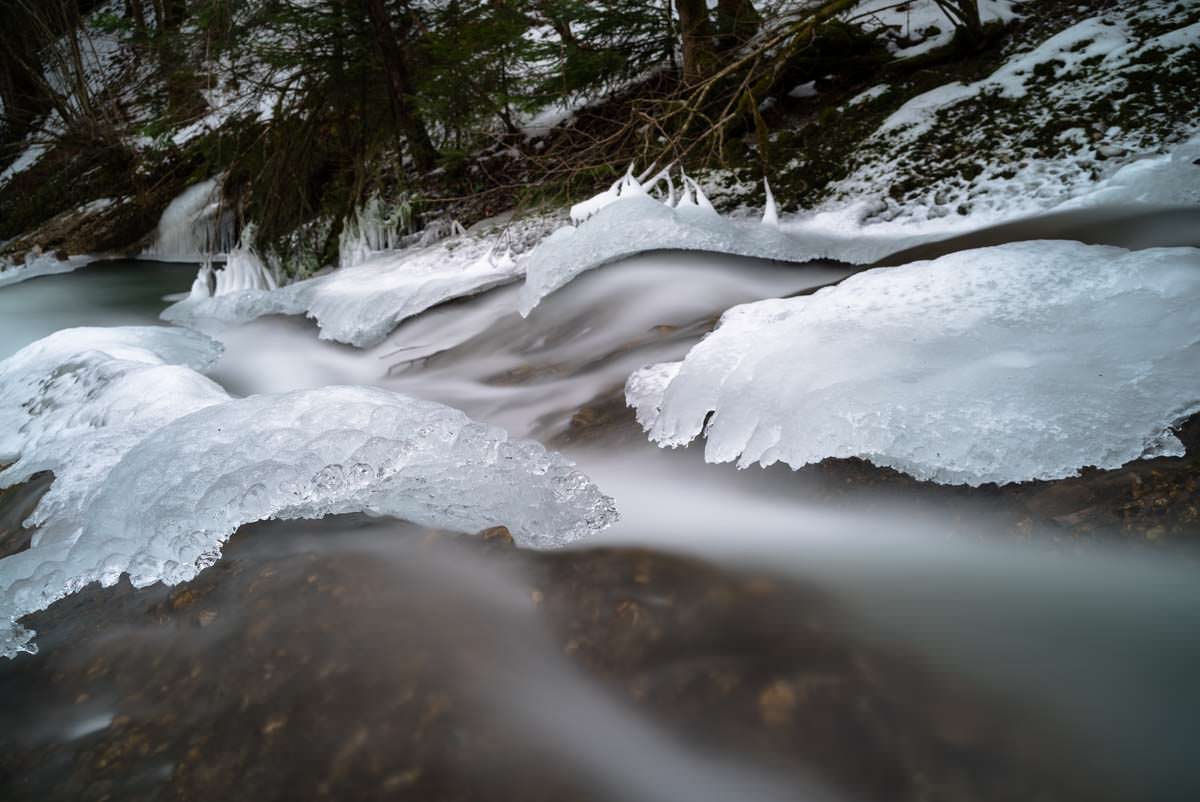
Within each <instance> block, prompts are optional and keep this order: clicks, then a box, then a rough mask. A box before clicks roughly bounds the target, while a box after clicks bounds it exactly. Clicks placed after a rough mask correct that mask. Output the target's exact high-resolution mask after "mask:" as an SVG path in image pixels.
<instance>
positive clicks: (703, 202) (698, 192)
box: [683, 176, 717, 214]
mask: <svg viewBox="0 0 1200 802" xmlns="http://www.w3.org/2000/svg"><path fill="white" fill-rule="evenodd" d="M683 180H684V181H686V182H687V184H688V187H690V189H691V192H692V194H693V195H694V197H695V201H694V204H695V205H696V206H698V207H699V208H701V209H703V210H705V211H707V212H712V213H713V214H716V213H717V210H716V209H715V208H713V205H712V203H710V202H709V200H708V197H707V196H705V194H704V190H702V189H700V185H699V184H697V183H696V182H695V181H693V180H692V179H691V178H688V177H687V176H684V179H683Z"/></svg>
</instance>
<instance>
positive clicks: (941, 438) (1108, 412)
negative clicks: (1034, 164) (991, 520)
mask: <svg viewBox="0 0 1200 802" xmlns="http://www.w3.org/2000/svg"><path fill="white" fill-rule="evenodd" d="M672 372H677V375H675V376H674V378H671V373H672ZM664 384H665V389H662V390H661V393H660V390H659V388H662V387H663V385H664ZM628 400H629V403H630V405H631V406H636V407H637V408H638V412H639V420H641V421H642V423H643V425H644V426H646V427H647V429H648V430H649V432H650V437H651V439H652V440H654V441H655V442H657V443H659V444H660V445H664V446H678V445H684V444H686V443H688V442H690V441H691V440H693V439H694V438H695V437H696V436H697V435H699V434H700V433H701V431H704V433H705V436H706V438H707V442H706V447H705V456H706V459H708V460H709V461H710V462H727V461H730V460H734V459H737V460H738V464H739V466H740V467H746V466H748V465H750V464H752V463H754V462H759V463H761V464H763V465H769V464H771V463H774V462H776V461H783V462H785V463H787V464H789V465H791V466H793V467H799V466H801V465H805V464H809V463H814V462H819V461H820V460H822V459H825V458H827V457H862V458H864V459H868V460H870V461H871V462H873V463H875V464H877V465H881V466H888V467H892V468H896V469H898V470H902V471H904V472H906V473H909V474H911V475H913V476H915V477H917V478H919V479H931V480H934V481H937V482H942V483H948V484H969V485H979V484H983V483H985V482H997V483H1006V482H1019V481H1025V480H1031V479H1054V478H1060V477H1064V476H1071V475H1074V474H1075V473H1076V472H1077V471H1078V469H1079V468H1081V467H1084V466H1088V465H1094V466H1097V467H1100V468H1115V467H1119V466H1121V465H1123V464H1125V463H1127V462H1129V461H1131V460H1135V459H1138V458H1139V457H1142V456H1148V455H1156V456H1159V455H1169V456H1179V455H1181V454H1182V453H1183V447H1182V444H1181V443H1180V442H1179V440H1178V439H1177V438H1176V437H1175V436H1174V435H1173V434H1172V433H1171V431H1170V427H1171V426H1172V425H1173V424H1174V423H1177V422H1178V421H1179V420H1181V419H1182V418H1183V417H1186V416H1187V415H1190V414H1192V413H1194V412H1196V411H1197V410H1200V251H1198V250H1196V249H1191V248H1171V249H1167V248H1162V249H1154V250H1147V251H1135V252H1129V251H1125V250H1122V249H1119V248H1108V247H1097V246H1087V245H1082V244H1080V243H1075V242H1027V243H1017V244H1013V245H1004V246H999V247H995V248H983V249H979V250H973V251H964V252H960V253H956V254H952V255H950V256H945V257H942V258H941V259H937V260H935V261H932V262H917V263H913V264H910V265H906V266H904V267H898V268H883V269H876V270H870V271H867V272H864V273H860V274H858V275H855V276H852V277H850V278H848V279H846V280H845V281H843V282H842V283H841V284H840V285H838V286H836V287H831V288H828V289H824V290H821V291H819V292H817V293H816V294H814V295H812V296H809V297H801V298H791V299H786V300H767V301H761V302H757V303H751V304H745V305H743V306H738V307H735V308H733V309H731V310H729V311H728V312H726V313H725V315H724V316H723V317H722V319H721V324H720V327H719V328H718V329H717V330H716V331H715V332H714V333H713V334H712V335H710V336H709V337H708V338H707V339H705V340H704V341H703V342H701V343H699V344H698V345H696V346H695V347H694V348H693V349H692V350H691V352H690V353H689V354H688V355H687V357H686V358H685V359H684V361H683V362H682V364H677V365H664V366H657V367H656V370H655V371H643V372H641V373H640V374H635V375H634V377H632V378H631V380H630V384H629V387H628ZM660 408H661V414H656V410H657V409H660ZM710 413H712V418H711V420H710V421H709V422H708V423H707V425H706V423H705V421H706V418H707V417H708V415H709V414H710Z"/></svg>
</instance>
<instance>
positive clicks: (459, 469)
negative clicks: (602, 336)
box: [0, 327, 616, 656]
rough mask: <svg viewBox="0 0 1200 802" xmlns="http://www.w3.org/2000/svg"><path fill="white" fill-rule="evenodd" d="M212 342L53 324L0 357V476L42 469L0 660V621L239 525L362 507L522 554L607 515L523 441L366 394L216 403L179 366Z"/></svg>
mask: <svg viewBox="0 0 1200 802" xmlns="http://www.w3.org/2000/svg"><path fill="white" fill-rule="evenodd" d="M218 353H219V346H217V344H216V343H214V342H212V341H211V340H209V339H208V338H206V337H203V336H201V335H199V334H195V333H191V332H187V331H184V330H178V329H162V328H152V327H151V328H132V327H131V328H116V329H71V330H67V331H63V332H58V333H57V334H54V335H52V336H51V337H48V338H46V339H44V340H41V341H39V342H37V343H34V344H33V345H30V346H28V347H27V348H25V349H24V350H22V351H21V352H19V353H18V354H16V355H14V356H13V357H11V358H10V359H8V360H5V361H4V362H0V380H2V381H0V387H2V388H3V391H2V394H0V433H2V436H3V438H4V439H3V440H0V461H10V460H16V463H15V464H14V465H12V466H11V467H10V468H8V470H6V471H5V472H4V473H3V474H0V481H2V482H3V483H4V484H12V483H15V482H19V481H22V480H24V479H26V478H28V477H29V476H31V475H32V474H33V473H34V472H36V471H40V470H52V471H54V472H55V482H54V485H53V486H52V488H51V491H50V492H49V493H48V494H47V495H46V496H45V497H43V499H42V501H41V503H40V504H39V506H38V508H37V510H36V511H35V513H34V515H33V517H32V520H31V523H37V524H40V525H41V528H40V529H39V530H38V532H37V534H36V538H35V540H34V542H33V544H32V546H31V547H30V548H29V549H28V550H26V551H23V552H20V553H17V554H14V555H11V556H9V557H6V558H4V559H3V560H0V655H4V656H12V655H13V654H16V653H17V652H19V651H26V650H29V649H31V648H32V647H31V646H30V645H29V643H28V641H29V639H30V637H31V633H29V632H26V631H24V630H23V629H22V628H21V627H20V626H19V625H17V624H16V621H17V619H19V618H20V617H21V616H23V615H25V614H27V613H30V612H33V611H35V610H40V609H43V608H44V607H46V606H48V605H49V604H51V603H52V602H54V601H55V600H56V599H60V598H62V597H63V596H66V595H68V594H70V593H73V592H75V591H77V590H79V589H80V588H82V587H84V586H85V585H87V584H88V583H90V582H94V581H99V582H100V583H102V584H104V585H111V584H113V583H115V582H116V581H117V580H118V579H119V578H120V576H121V575H122V574H123V573H127V574H128V575H129V578H130V581H131V582H132V583H133V584H134V585H136V586H143V585H148V584H151V583H153V582H157V581H164V582H167V583H175V582H181V581H184V580H187V579H190V578H191V577H193V576H194V575H195V574H196V573H197V572H198V571H200V570H202V569H203V568H204V567H206V566H208V565H210V564H212V562H214V561H215V560H216V559H217V558H218V557H219V555H220V548H221V545H222V544H223V543H224V541H225V540H226V539H227V538H228V537H229V536H230V535H231V534H232V533H233V532H234V531H236V530H237V528H238V527H239V526H241V525H242V524H245V523H250V522H253V521H259V520H264V519H267V518H319V517H322V516H325V515H331V514H337V513H347V512H366V513H370V514H378V515H393V516H397V517H401V518H405V519H407V520H410V521H414V522H417V523H421V524H426V525H429V526H434V527H438V528H443V529H451V530H456V531H464V532H474V531H478V530H480V529H484V528H487V527H491V526H500V525H503V526H507V527H508V528H509V530H510V531H511V532H512V534H513V537H514V539H515V540H516V541H517V542H518V543H520V544H522V545H526V546H530V547H534V548H551V547H555V546H561V545H564V544H566V543H569V542H571V541H573V540H576V539H578V538H580V537H583V536H585V535H587V534H590V533H592V532H594V531H597V530H599V529H602V528H604V527H606V526H608V525H609V524H610V523H612V522H613V521H614V520H615V519H616V511H615V509H614V507H613V503H612V500H611V499H609V498H608V497H606V496H604V495H603V494H602V493H601V492H600V491H599V490H598V489H597V488H596V486H595V485H593V484H592V483H591V482H590V481H588V479H587V478H586V477H585V476H583V475H582V474H580V473H579V472H578V471H576V470H574V469H573V467H572V466H571V463H570V462H568V461H567V460H565V459H564V458H563V457H561V456H559V455H557V454H554V453H552V452H547V451H546V450H545V449H544V448H543V447H542V446H541V445H539V444H537V443H534V442H529V441H524V440H509V439H508V437H507V435H506V434H505V433H504V431H503V430H501V429H498V428H496V427H493V426H487V425H483V424H479V423H475V422H473V421H471V420H470V419H469V418H468V417H467V416H466V415H464V414H463V413H461V412H459V411H457V410H454V409H451V408H449V407H445V406H443V405H441V404H436V403H433V402H430V401H420V400H417V399H413V398H409V397H406V396H402V395H397V394H395V393H391V392H388V391H385V390H379V389H374V388H366V387H327V388H323V389H319V390H307V391H301V392H294V393H288V394H284V395H261V396H253V397H250V398H245V399H240V400H230V399H229V397H228V395H226V394H225V392H224V391H223V390H222V389H221V388H220V387H218V386H217V385H215V384H213V383H212V382H211V381H209V380H208V379H206V378H204V377H203V376H201V375H200V374H199V373H196V372H195V371H194V370H192V369H191V368H190V367H184V366H182V365H168V364H165V363H166V362H167V361H179V362H184V363H187V364H189V365H193V366H195V367H202V366H205V365H207V364H208V363H210V362H211V361H212V360H213V359H214V358H215V357H216V355H217V354H218Z"/></svg>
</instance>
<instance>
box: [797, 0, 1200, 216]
mask: <svg viewBox="0 0 1200 802" xmlns="http://www.w3.org/2000/svg"><path fill="white" fill-rule="evenodd" d="M1198 83H1200V13H1197V12H1196V10H1195V9H1193V10H1192V13H1190V14H1189V13H1188V12H1187V7H1186V6H1185V5H1183V4H1180V3H1177V2H1173V1H1171V0H1133V2H1131V3H1129V4H1127V5H1124V6H1122V10H1121V13H1114V11H1113V10H1111V9H1110V10H1107V11H1105V12H1103V13H1097V14H1095V15H1094V16H1090V17H1087V18H1085V19H1082V20H1080V21H1078V22H1076V23H1074V24H1072V25H1070V26H1069V27H1067V28H1066V29H1065V30H1061V31H1059V32H1057V33H1054V34H1053V35H1050V36H1049V37H1048V38H1045V39H1043V40H1040V41H1036V42H1029V43H1024V44H1022V43H1017V44H1016V45H1015V48H1014V52H1013V53H1012V55H1011V56H1010V57H1009V58H1008V60H1007V62H1006V63H1005V64H1003V66H1001V67H1000V68H999V69H997V70H995V71H994V72H993V73H992V74H991V75H990V76H988V77H986V78H984V79H983V80H980V81H976V82H974V83H969V84H963V83H961V82H952V83H948V84H945V85H943V86H940V87H937V88H935V89H933V90H930V91H928V92H925V93H924V94H921V95H919V96H917V97H914V98H912V99H910V100H909V101H908V102H907V103H905V104H904V105H903V106H902V107H901V108H899V109H898V110H896V111H895V112H894V113H892V114H891V115H890V116H889V117H888V118H887V119H886V120H885V121H884V122H883V124H882V125H881V126H880V127H879V129H878V130H877V131H876V132H875V133H874V134H873V135H872V136H871V137H869V138H868V140H867V141H866V142H864V143H863V144H862V146H861V147H860V148H858V149H856V151H855V152H854V153H853V155H852V159H853V165H852V169H851V171H850V174H849V175H848V176H847V177H846V178H845V179H843V180H841V181H838V182H837V183H836V184H835V185H834V186H833V187H831V188H830V193H829V196H830V197H829V200H827V201H826V202H825V203H824V204H823V205H822V206H821V207H820V209H819V210H818V211H820V212H826V213H841V214H844V215H845V216H847V217H849V218H858V219H860V220H861V222H863V223H865V224H866V225H865V227H866V228H877V229H882V230H892V231H900V230H903V228H904V227H910V226H915V227H920V226H928V227H930V228H944V229H959V230H961V229H965V228H970V227H977V226H980V225H984V224H988V223H994V222H998V221H1000V220H1009V219H1013V218H1016V217H1020V216H1022V215H1027V214H1032V213H1037V212H1042V211H1045V210H1048V209H1051V208H1054V207H1057V206H1059V205H1061V204H1063V203H1066V202H1068V201H1071V200H1072V199H1074V198H1077V197H1079V196H1082V195H1086V194H1088V193H1090V192H1091V191H1092V190H1093V189H1094V188H1095V187H1096V186H1097V185H1098V184H1100V183H1101V182H1104V181H1106V180H1108V179H1110V178H1112V177H1113V176H1114V175H1115V174H1116V173H1117V172H1118V171H1120V170H1121V169H1122V168H1123V167H1125V166H1127V165H1129V164H1131V163H1133V162H1138V161H1142V160H1146V159H1153V158H1155V157H1158V156H1161V155H1162V154H1164V153H1169V152H1170V151H1171V150H1172V149H1173V148H1177V147H1179V146H1181V145H1183V144H1184V143H1186V142H1188V140H1189V139H1192V140H1193V144H1194V142H1195V140H1194V139H1193V138H1194V137H1196V136H1197V135H1198V134H1200V116H1197V115H1196V114H1195V97H1194V90H1193V89H1189V87H1195V86H1196V85H1197V84H1198ZM1183 167H1184V165H1182V164H1181V165H1180V168H1181V171H1183V172H1200V170H1183V169H1182V168H1183ZM1190 180H1191V181H1192V182H1193V183H1194V185H1200V177H1197V176H1191V177H1190ZM858 221H859V220H854V222H858ZM897 224H898V225H897Z"/></svg>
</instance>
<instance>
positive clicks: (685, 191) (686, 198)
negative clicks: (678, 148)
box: [675, 168, 696, 209]
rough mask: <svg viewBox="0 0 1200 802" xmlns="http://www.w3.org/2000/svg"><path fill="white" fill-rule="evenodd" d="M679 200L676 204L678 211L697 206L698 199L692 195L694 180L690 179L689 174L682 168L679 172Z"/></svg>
mask: <svg viewBox="0 0 1200 802" xmlns="http://www.w3.org/2000/svg"><path fill="white" fill-rule="evenodd" d="M679 182H680V186H679V200H678V201H677V202H676V203H675V208H676V209H682V208H683V207H684V206H695V205H696V198H695V196H694V195H693V194H692V179H690V178H688V175H687V173H685V172H684V171H683V169H682V168H681V169H680V170H679Z"/></svg>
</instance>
